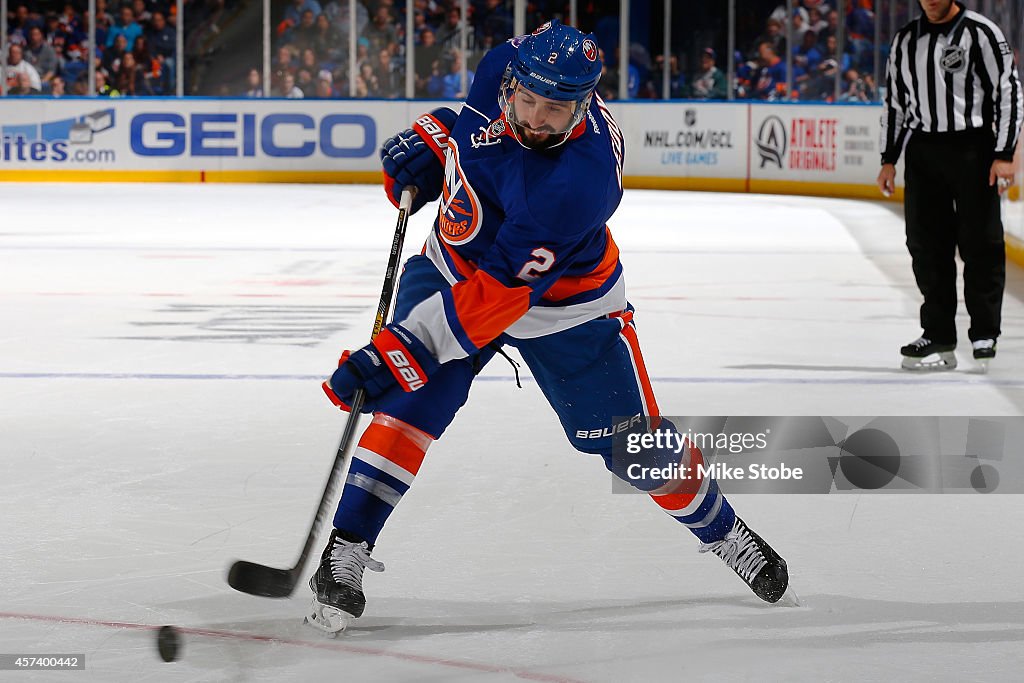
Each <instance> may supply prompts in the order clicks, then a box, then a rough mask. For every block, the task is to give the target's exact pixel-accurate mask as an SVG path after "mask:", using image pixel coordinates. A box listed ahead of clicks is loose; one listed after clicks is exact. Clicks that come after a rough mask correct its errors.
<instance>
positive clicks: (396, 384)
mask: <svg viewBox="0 0 1024 683" xmlns="http://www.w3.org/2000/svg"><path fill="white" fill-rule="evenodd" d="M439 367H440V364H439V363H438V362H437V360H436V359H435V358H434V356H433V354H431V353H430V351H428V350H427V347H426V346H424V345H423V342H421V341H420V340H419V339H417V338H416V337H415V336H413V335H412V334H410V333H409V332H408V330H406V329H405V328H404V327H402V326H401V325H395V324H392V325H388V326H387V327H385V328H384V329H383V330H381V331H380V334H378V335H377V337H376V338H375V339H374V340H373V341H372V342H371V343H370V344H367V345H366V346H364V347H363V348H361V349H359V350H358V351H355V352H350V351H346V352H345V353H344V354H342V356H341V360H340V361H339V365H338V369H337V370H335V371H334V374H333V375H331V379H329V380H328V381H326V382H324V392H325V393H326V394H327V397H328V398H329V399H331V403H333V404H334V405H336V406H338V407H339V408H341V409H342V410H344V411H346V412H347V411H348V409H349V406H350V405H351V404H352V397H353V396H354V395H355V393H356V391H357V390H358V389H363V390H364V391H365V392H366V400H365V402H364V403H363V409H362V412H364V413H373V412H376V411H378V410H380V409H381V407H382V404H383V403H385V402H386V401H387V398H388V397H389V396H391V395H392V394H393V393H394V392H397V391H416V390H417V389H419V388H420V387H422V386H423V385H424V384H426V383H427V378H428V377H429V376H430V375H431V374H433V373H434V372H435V371H437V369H438V368H439Z"/></svg>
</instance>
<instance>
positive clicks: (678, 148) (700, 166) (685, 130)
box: [612, 102, 748, 178]
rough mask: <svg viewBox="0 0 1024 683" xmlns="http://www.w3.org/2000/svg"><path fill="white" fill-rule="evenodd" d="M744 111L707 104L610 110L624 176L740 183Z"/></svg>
mask: <svg viewBox="0 0 1024 683" xmlns="http://www.w3.org/2000/svg"><path fill="white" fill-rule="evenodd" d="M747 109H748V107H747V105H746V104H726V103H707V102H704V103H701V102H694V103H679V104H676V103H673V104H639V103H621V104H613V105H612V114H613V115H614V116H615V117H616V120H617V121H618V123H619V125H620V126H621V127H622V130H623V135H624V136H625V138H626V169H625V170H626V173H627V174H629V175H643V176H682V177H703V178H744V177H745V176H746V174H747Z"/></svg>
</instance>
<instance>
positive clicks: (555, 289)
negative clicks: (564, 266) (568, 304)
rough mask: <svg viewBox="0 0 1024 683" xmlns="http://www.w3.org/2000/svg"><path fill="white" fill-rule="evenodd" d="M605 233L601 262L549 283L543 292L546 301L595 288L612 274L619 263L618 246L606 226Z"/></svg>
mask: <svg viewBox="0 0 1024 683" xmlns="http://www.w3.org/2000/svg"><path fill="white" fill-rule="evenodd" d="M605 235H606V237H607V240H608V241H607V243H606V244H605V248H604V257H603V258H602V259H601V262H600V263H599V264H597V266H596V267H595V268H594V269H593V270H592V271H590V272H589V273H587V274H586V275H580V276H570V275H565V276H563V277H560V278H558V280H556V281H555V284H553V285H551V288H550V289H548V291H547V292H545V293H544V298H545V299H547V300H548V301H561V300H562V299H568V298H569V297H571V296H575V295H577V294H580V293H582V292H587V291H590V290H592V289H597V288H598V287H600V286H601V285H603V284H604V283H605V282H606V281H607V280H608V278H610V277H611V276H612V274H613V273H614V272H615V267H616V266H617V265H618V263H619V247H618V246H617V245H616V244H615V240H613V239H612V232H611V230H609V229H608V228H607V227H605Z"/></svg>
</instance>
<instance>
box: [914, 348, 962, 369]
mask: <svg viewBox="0 0 1024 683" xmlns="http://www.w3.org/2000/svg"><path fill="white" fill-rule="evenodd" d="M902 366H903V369H904V370H910V371H913V372H941V371H944V370H955V369H956V355H955V354H954V353H953V352H952V351H943V352H942V353H933V354H931V355H930V356H925V357H924V358H914V357H912V356H903V364H902Z"/></svg>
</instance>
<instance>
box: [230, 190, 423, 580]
mask: <svg viewBox="0 0 1024 683" xmlns="http://www.w3.org/2000/svg"><path fill="white" fill-rule="evenodd" d="M414 192H415V190H413V189H412V188H406V189H404V190H403V191H402V199H401V201H400V202H399V205H398V224H397V225H396V226H395V237H394V239H393V240H392V241H391V255H390V257H389V258H388V268H387V271H386V272H385V273H384V287H383V288H382V289H381V293H380V304H379V305H378V306H377V319H376V321H374V323H373V334H372V335H371V336H370V339H371V341H372V340H373V339H374V338H375V337H376V336H377V335H378V334H379V333H380V331H381V329H382V328H383V327H384V324H385V323H386V322H387V319H388V314H389V312H390V310H391V299H392V298H393V296H394V293H395V284H396V282H397V280H398V266H399V261H400V260H401V257H402V244H403V243H404V242H405V228H406V225H407V224H408V222H409V213H410V211H409V209H410V207H411V206H412V198H413V194H414ZM365 399H366V396H365V395H364V392H363V390H362V389H360V390H358V391H356V393H355V395H354V396H353V397H352V403H351V405H350V406H349V413H348V419H347V420H346V421H345V430H344V431H343V432H342V434H341V443H340V444H339V445H338V452H337V454H336V455H335V456H334V464H333V465H332V466H331V473H330V475H328V477H327V484H326V486H324V493H323V495H322V496H320V505H319V506H318V507H317V509H316V515H315V516H314V517H313V524H312V525H311V526H310V528H309V533H307V534H306V542H305V544H304V545H303V546H302V551H301V552H300V553H299V559H298V560H296V561H295V566H294V567H292V568H290V569H275V568H274V567H268V566H266V565H262V564H256V563H255V562H246V561H245V560H236V561H235V563H234V564H232V565H231V569H230V570H229V571H228V585H230V586H231V587H232V588H234V589H235V590H237V591H241V592H243V593H249V594H250V595H261V596H263V597H267V598H287V597H288V596H289V595H291V594H292V591H294V590H295V586H296V584H298V582H299V579H300V574H301V573H302V567H303V566H304V565H305V564H306V560H307V559H309V553H310V551H311V550H312V549H313V544H314V543H315V542H316V537H317V535H318V534H319V533H320V527H321V526H322V525H323V521H324V517H326V516H327V509H328V507H329V506H330V504H331V502H332V501H333V500H334V496H335V494H336V493H337V488H338V478H339V476H340V475H341V472H342V470H343V469H345V464H346V463H347V462H348V458H349V454H350V452H351V450H352V444H353V443H355V439H354V438H353V437H354V435H355V432H356V427H357V426H358V424H359V411H360V410H361V409H362V407H363V402H364V401H365Z"/></svg>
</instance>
